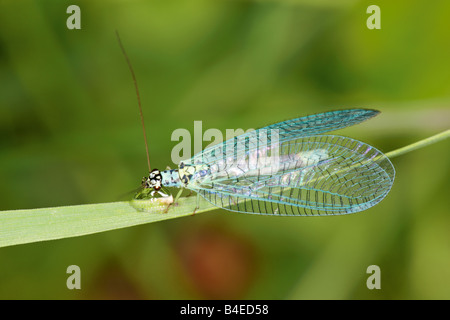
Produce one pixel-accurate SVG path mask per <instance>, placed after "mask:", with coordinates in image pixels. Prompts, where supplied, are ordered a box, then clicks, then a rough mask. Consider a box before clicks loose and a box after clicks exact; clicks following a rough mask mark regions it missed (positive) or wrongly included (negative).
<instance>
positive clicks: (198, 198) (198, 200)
mask: <svg viewBox="0 0 450 320" xmlns="http://www.w3.org/2000/svg"><path fill="white" fill-rule="evenodd" d="M191 192H192V190H191ZM198 208H200V193H197V205H196V206H195V209H194V212H192V214H193V215H194V214H195V212H196V211H197V210H198Z"/></svg>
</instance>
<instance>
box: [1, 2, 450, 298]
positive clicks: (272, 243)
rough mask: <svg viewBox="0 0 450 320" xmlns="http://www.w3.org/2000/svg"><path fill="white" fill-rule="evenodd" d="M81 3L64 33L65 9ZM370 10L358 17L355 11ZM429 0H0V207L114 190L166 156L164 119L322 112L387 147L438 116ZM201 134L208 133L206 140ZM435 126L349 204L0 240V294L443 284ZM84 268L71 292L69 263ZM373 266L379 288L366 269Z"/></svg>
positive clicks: (121, 294)
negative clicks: (353, 207)
mask: <svg viewBox="0 0 450 320" xmlns="http://www.w3.org/2000/svg"><path fill="white" fill-rule="evenodd" d="M71 4H78V5H79V6H80V8H81V26H82V29H81V30H68V29H67V27H66V19H67V18H68V17H69V15H68V14H67V13H66V9H67V7H68V6H69V5H71ZM372 4H377V5H379V6H380V8H381V29H380V30H369V29H368V28H367V27H366V20H367V18H368V17H369V15H368V14H367V13H366V9H367V7H368V6H369V5H372ZM449 15H450V3H449V2H445V1H431V2H430V1H422V0H414V1H411V0H408V1H406V0H402V1H395V2H394V1H389V2H388V1H378V2H373V1H353V0H347V1H332V0H321V1H311V0H309V1H308V0H303V1H302V0H286V1H276V0H272V1H269V0H265V1H264V0H260V1H239V0H228V1H225V0H223V1H213V0H190V1H176V0H171V1H109V2H104V1H76V2H73V1H70V2H69V1H55V0H53V1H50V0H47V1H43V0H40V1H20V2H19V1H0V132H1V135H0V181H1V182H0V210H9V209H22V208H39V207H53V206H61V205H73V204H84V203H98V202H111V201H117V200H119V198H118V197H119V195H120V194H122V193H124V192H127V191H129V190H132V189H134V188H136V187H137V186H138V185H139V183H140V180H141V178H142V176H143V175H145V174H147V164H146V159H145V149H144V145H143V137H142V129H141V126H140V120H139V113H138V108H137V102H136V95H135V91H134V87H133V82H132V79H131V76H130V72H129V70H128V67H127V65H126V62H125V59H124V57H123V55H122V53H121V51H120V49H119V46H118V43H117V39H116V37H115V33H114V32H115V30H116V29H117V30H118V31H119V32H120V35H121V37H122V41H123V43H124V45H125V48H126V50H127V52H128V55H129V57H130V60H131V62H132V64H133V66H134V69H135V72H136V76H137V80H138V84H139V87H140V90H141V97H142V103H143V106H144V114H145V120H146V124H147V131H148V134H149V144H150V157H151V162H152V166H153V167H157V168H160V169H164V168H165V167H166V166H167V165H169V166H172V167H174V164H173V163H172V161H171V157H170V154H171V150H172V148H173V147H174V146H175V145H176V144H177V143H178V142H176V141H171V134H172V132H173V131H174V130H175V129H177V128H186V129H188V130H189V131H190V132H192V133H193V124H194V121H195V120H202V121H203V130H206V129H208V128H218V129H221V130H222V132H223V133H224V134H225V129H236V128H244V129H248V128H257V127H261V126H265V125H268V124H271V123H274V122H278V121H282V120H286V119H290V118H295V117H299V116H302V115H306V114H312V113H317V112H323V111H328V110H335V109H339V108H351V107H365V108H375V109H378V110H380V111H382V113H381V114H380V115H379V116H378V117H377V118H375V119H372V120H370V121H369V122H367V123H363V124H361V125H359V126H356V127H354V128H348V129H345V130H342V132H339V133H341V134H343V135H350V136H352V137H354V138H357V139H359V140H362V141H365V142H367V143H370V144H372V145H374V146H376V147H377V148H379V149H380V150H383V151H385V152H387V151H391V150H393V149H396V148H399V147H402V146H404V145H407V144H409V143H412V142H415V141H416V140H419V139H422V138H425V137H428V136H430V135H432V134H435V133H438V132H440V131H443V130H445V129H447V128H448V127H450V59H449V57H450V34H449V30H450V23H449V21H448V17H449ZM208 143H209V142H205V145H206V144H208ZM449 162H450V153H449V143H448V141H444V142H440V143H438V144H435V145H433V146H428V147H426V148H424V149H421V150H418V151H415V152H413V153H410V154H407V155H404V156H401V157H398V158H395V159H393V163H394V165H395V167H396V170H397V176H396V181H395V184H394V186H393V189H392V191H391V192H390V194H389V195H388V196H387V198H386V199H385V200H384V201H383V202H381V203H380V204H379V205H377V206H376V207H374V208H371V209H370V210H368V211H366V212H364V213H360V214H355V215H349V216H340V217H322V218H300V217H293V218H281V217H263V216H254V215H244V214H236V213H228V212H225V211H223V210H217V211H212V212H210V213H205V214H199V215H197V216H193V217H188V218H182V219H176V220H170V221H167V222H162V223H153V224H148V225H141V226H137V227H131V228H126V229H121V230H115V231H108V232H104V233H99V234H94V235H89V236H84V237H78V238H69V239H63V240H57V241H49V242H41V243H32V244H26V245H19V246H13V247H6V248H0V298H2V299H20V298H27V299H55V298H56V299H127V298H132V299H188V298H192V299H220V298H224V299H230V298H232V299H241V298H243V299H449V298H450V232H449V230H450V229H449V226H450V215H449V205H450V201H449V191H450V188H449V181H450V171H449ZM72 264H76V265H78V266H80V268H81V279H82V280H81V281H82V284H81V285H82V289H81V290H68V289H67V288H66V279H67V277H68V275H67V274H66V268H67V267H68V266H69V265H72ZM373 264H375V265H378V266H379V267H380V268H381V290H369V289H367V287H366V280H367V277H368V276H369V275H368V274H366V269H367V267H368V266H370V265H373Z"/></svg>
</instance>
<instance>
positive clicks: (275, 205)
mask: <svg viewBox="0 0 450 320" xmlns="http://www.w3.org/2000/svg"><path fill="white" fill-rule="evenodd" d="M272 151H273V150H272ZM394 176H395V170H394V167H393V165H392V163H391V162H390V161H389V159H388V158H387V157H386V156H385V155H383V154H382V153H381V152H380V151H378V150H377V149H375V148H373V147H371V146H370V145H367V144H365V143H363V142H360V141H357V140H354V139H351V138H347V137H341V136H334V135H316V136H310V137H303V138H300V139H296V140H291V141H287V142H284V143H282V144H281V145H280V150H279V157H278V159H276V157H272V156H268V155H267V154H266V155H262V156H261V155H260V156H259V157H257V156H256V155H255V153H251V152H249V153H247V154H246V156H245V157H244V158H242V159H239V160H238V161H235V162H231V161H229V162H228V163H227V165H224V166H222V167H220V166H219V165H217V164H214V165H212V166H210V170H209V174H208V175H207V176H206V177H205V178H204V179H199V180H197V181H193V183H191V184H190V185H189V186H188V188H190V189H193V190H195V191H196V192H198V193H199V194H200V195H201V196H203V197H204V198H205V199H206V200H207V201H209V202H211V203H212V204H214V205H216V206H218V207H221V208H224V209H227V210H231V211H237V212H243V213H258V214H269V215H339V214H347V213H354V212H359V211H362V210H366V209H368V208H370V207H372V206H374V205H375V204H377V203H378V202H380V201H381V200H382V199H383V198H384V197H385V196H386V195H387V193H388V192H389V190H390V189H391V186H392V184H393V181H394Z"/></svg>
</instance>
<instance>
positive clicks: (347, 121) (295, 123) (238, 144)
mask: <svg viewBox="0 0 450 320" xmlns="http://www.w3.org/2000/svg"><path fill="white" fill-rule="evenodd" d="M378 113H379V111H376V110H369V109H349V110H338V111H330V112H325V113H319V114H314V115H310V116H306V117H302V118H297V119H293V120H287V121H284V122H280V123H276V124H272V125H270V126H267V127H264V128H261V129H257V130H254V131H251V132H247V133H245V134H242V135H240V136H237V137H234V138H233V139H230V140H227V141H224V142H223V143H219V144H217V145H214V146H211V147H208V148H206V149H204V150H203V151H201V152H199V153H198V154H196V155H195V156H194V157H192V158H191V159H190V160H187V161H185V163H186V164H192V165H196V164H213V163H216V162H217V161H223V160H224V159H228V158H230V157H234V159H235V160H236V159H240V158H242V157H244V156H245V153H247V152H252V151H254V150H262V149H265V148H270V147H271V146H272V145H277V144H281V143H283V142H286V141H289V140H292V139H297V138H299V137H305V136H310V135H317V134H320V133H324V132H328V131H333V130H338V129H342V128H345V127H349V126H352V125H354V124H357V123H360V122H362V121H364V120H367V119H369V118H371V117H373V116H375V115H377V114H378Z"/></svg>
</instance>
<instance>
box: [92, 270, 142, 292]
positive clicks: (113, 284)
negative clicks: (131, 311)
mask: <svg viewBox="0 0 450 320" xmlns="http://www.w3.org/2000/svg"><path fill="white" fill-rule="evenodd" d="M90 292H91V293H90V294H89V295H90V297H89V298H90V299H98V300H137V299H144V298H145V296H144V295H143V294H142V292H141V291H140V290H139V288H138V287H137V286H136V285H135V284H134V283H133V282H132V281H131V279H130V278H129V277H128V275H127V274H126V272H125V270H123V269H122V268H121V267H120V266H119V265H118V264H117V263H114V262H111V261H109V263H107V264H105V266H104V268H103V269H101V270H100V271H99V274H98V276H97V278H96V279H95V280H94V286H93V288H92V291H90Z"/></svg>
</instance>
